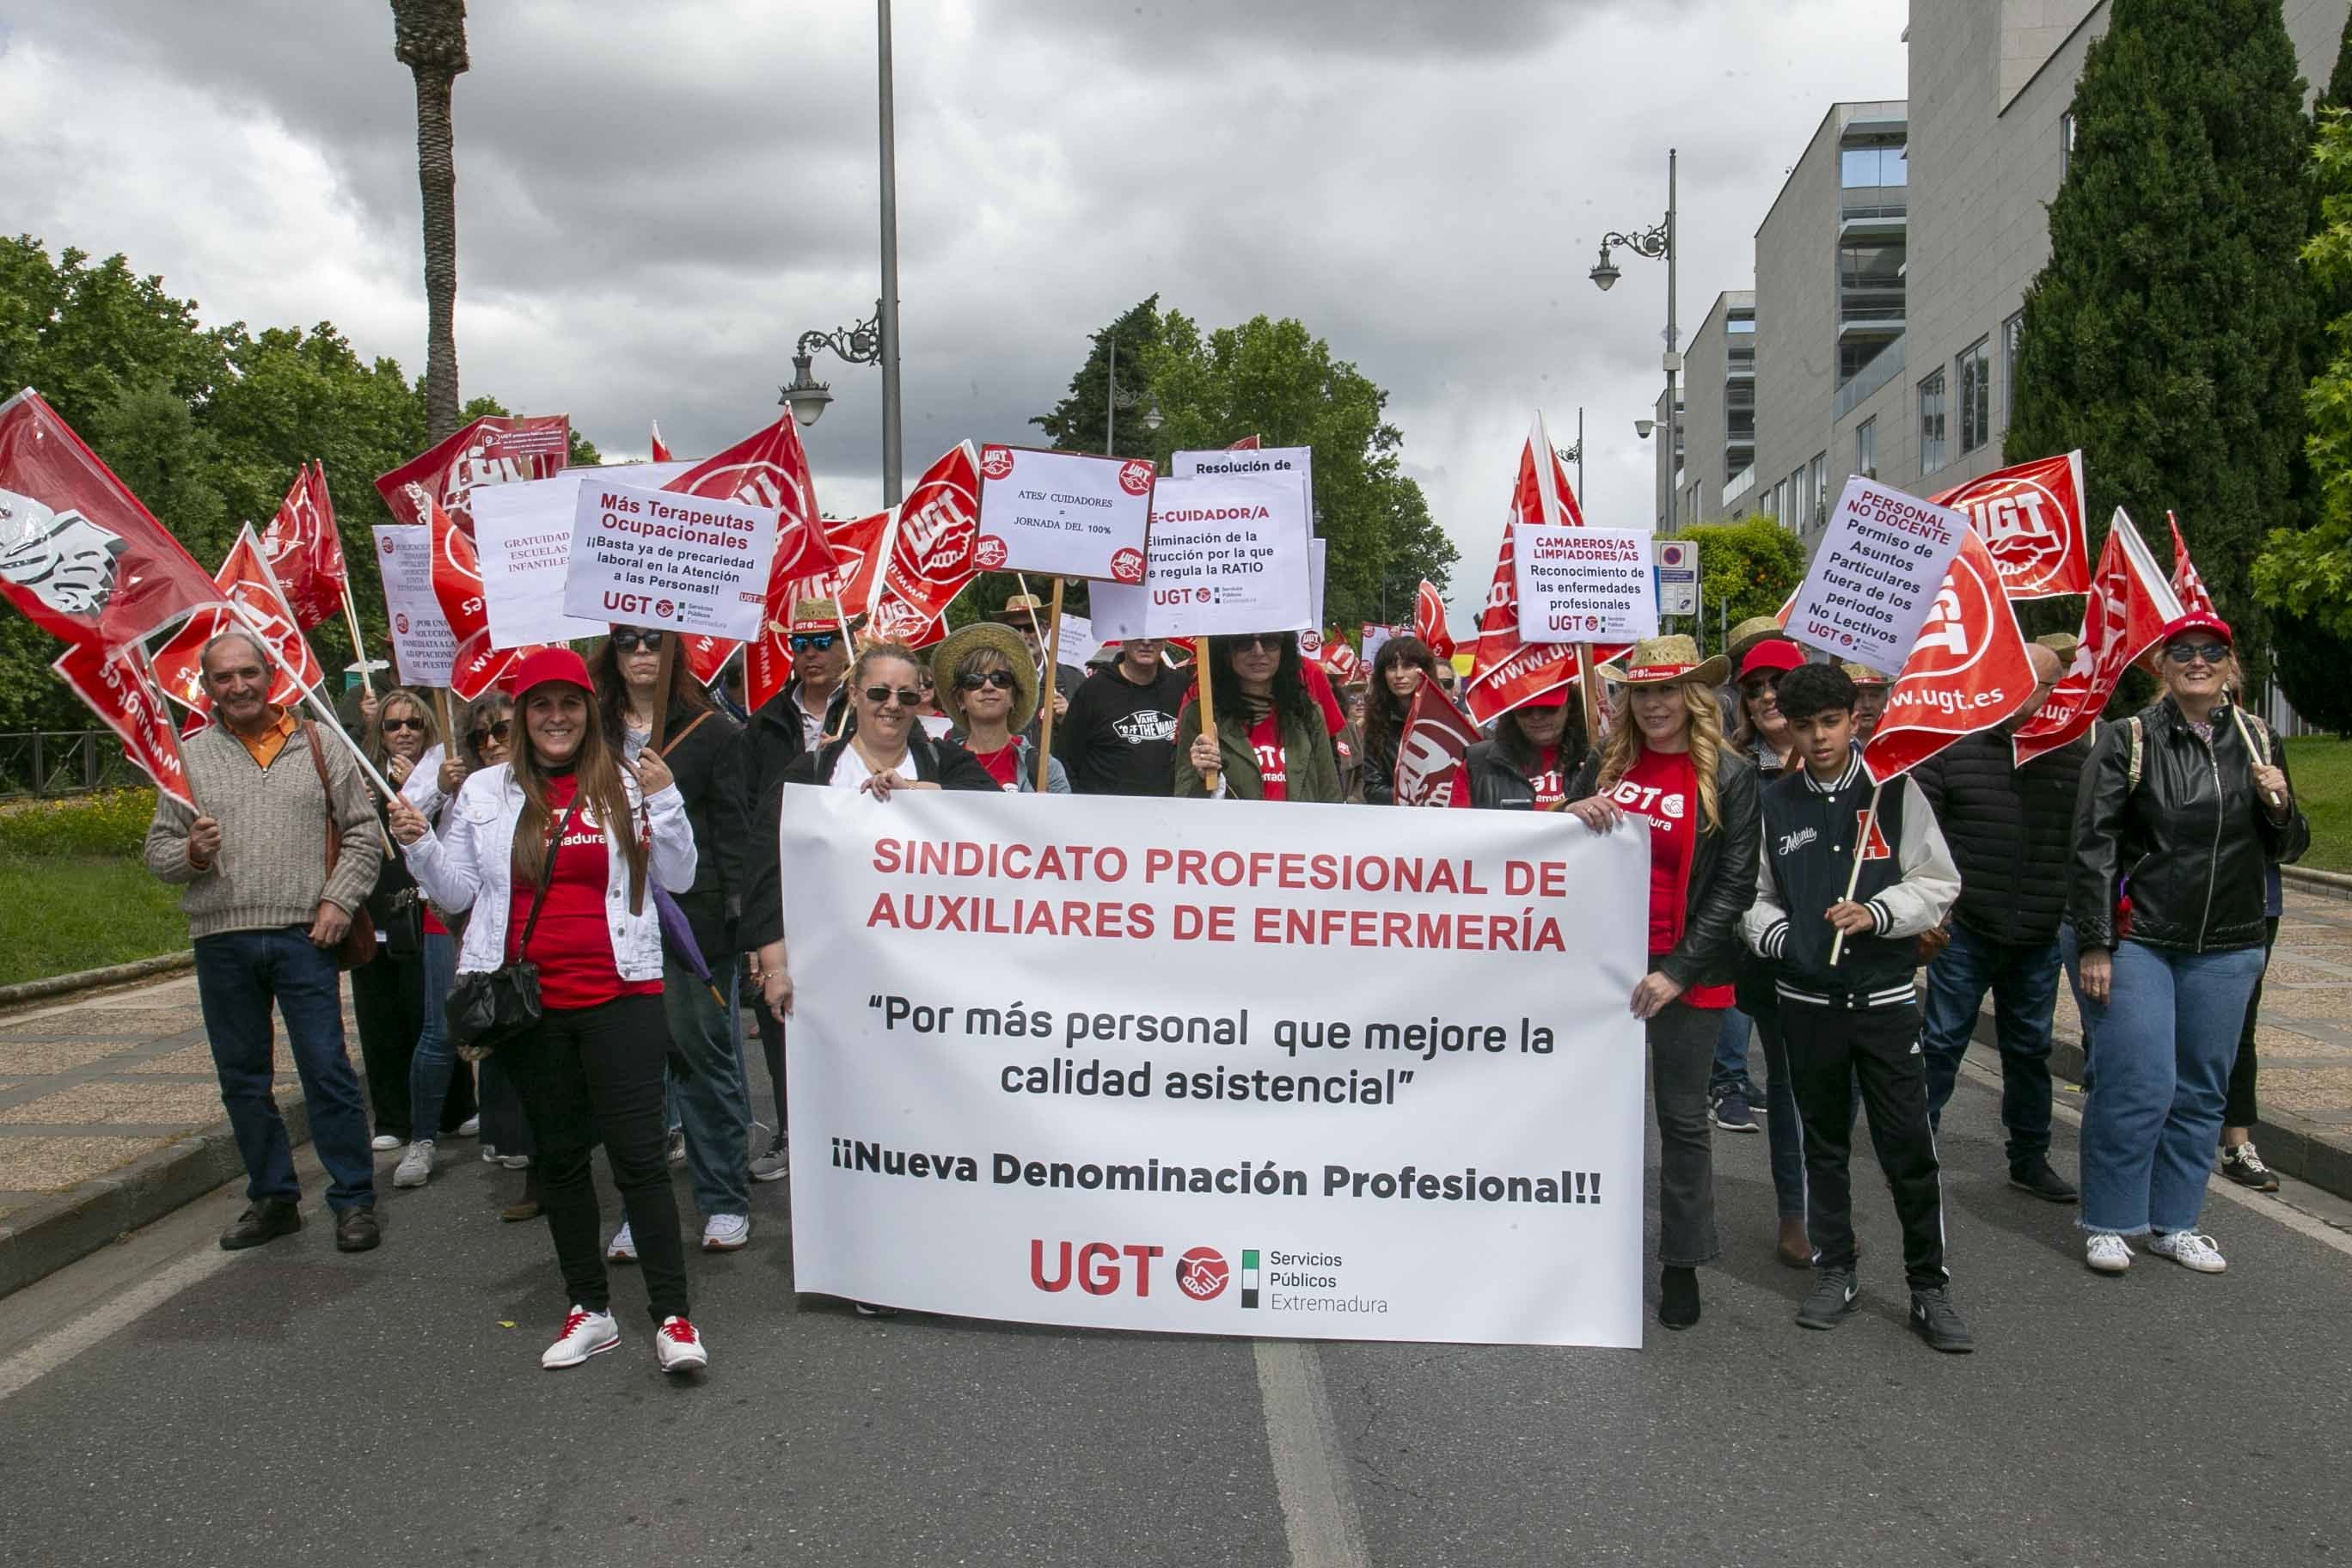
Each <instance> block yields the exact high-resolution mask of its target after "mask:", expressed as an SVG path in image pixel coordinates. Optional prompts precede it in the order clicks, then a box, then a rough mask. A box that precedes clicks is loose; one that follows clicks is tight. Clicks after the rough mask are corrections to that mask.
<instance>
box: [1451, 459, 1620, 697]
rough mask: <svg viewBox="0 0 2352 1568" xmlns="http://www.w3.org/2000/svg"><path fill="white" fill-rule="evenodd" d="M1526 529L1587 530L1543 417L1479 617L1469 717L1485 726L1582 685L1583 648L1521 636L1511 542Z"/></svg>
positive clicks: (1610, 648)
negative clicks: (1563, 689)
mask: <svg viewBox="0 0 2352 1568" xmlns="http://www.w3.org/2000/svg"><path fill="white" fill-rule="evenodd" d="M1521 523H1526V524H1528V525H1530V526H1535V527H1543V528H1581V527H1583V526H1584V514H1583V513H1582V512H1581V511H1580V510H1578V509H1577V502H1576V489H1575V487H1574V486H1573V485H1571V484H1570V483H1569V479H1568V469H1567V468H1565V467H1564V466H1562V464H1561V463H1560V460H1559V452H1558V451H1557V450H1556V449H1555V448H1554V447H1552V445H1551V435H1550V433H1549V431H1548V430H1547V429H1546V428H1545V427H1544V420H1543V416H1542V415H1541V414H1538V415H1537V416H1535V422H1534V424H1533V425H1532V426H1530V427H1529V429H1528V438H1527V440H1526V442H1525V443H1524V444H1522V445H1521V447H1520V448H1519V466H1518V472H1517V478H1516V479H1514V480H1513V481H1512V485H1511V514H1510V519H1509V521H1507V522H1505V523H1504V525H1503V547H1502V549H1501V551H1500V552H1498V553H1497V554H1496V559H1495V575H1494V577H1493V578H1492V580H1491V581H1490V582H1489V583H1488V584H1487V588H1486V608H1485V609H1483V610H1481V611H1480V612H1479V615H1478V640H1477V642H1476V644H1475V646H1474V648H1473V652H1472V656H1471V661H1470V681H1469V684H1468V685H1467V686H1465V687H1464V688H1463V691H1462V700H1463V702H1464V703H1465V706H1467V707H1468V709H1469V710H1470V717H1471V718H1473V719H1475V720H1476V721H1478V722H1479V723H1481V724H1491V723H1493V722H1494V721H1496V719H1499V718H1501V717H1502V716H1503V715H1504V714H1506V713H1507V712H1509V711H1510V710H1512V709H1514V708H1517V707H1519V706H1520V705H1521V704H1523V703H1526V702H1528V701H1530V700H1534V699H1535V698H1538V697H1541V696H1543V695H1544V694H1545V693H1547V692H1550V691H1555V690H1557V689H1559V688H1560V687H1562V686H1565V685H1567V684H1568V683H1569V682H1570V681H1571V680H1573V679H1576V676H1577V661H1578V659H1579V658H1580V657H1581V655H1580V648H1581V647H1582V645H1581V644H1579V643H1530V642H1528V641H1527V640H1526V639H1525V638H1524V637H1520V636H1519V586H1518V572H1517V564H1516V562H1515V560H1514V558H1513V555H1512V542H1513V539H1514V537H1515V535H1516V534H1517V531H1518V525H1519V524H1521ZM1624 651H1625V646H1624V645H1622V644H1611V645H1607V646H1603V647H1595V648H1594V649H1593V662H1594V663H1596V664H1601V663H1605V662H1607V661H1608V660H1609V659H1612V658H1615V657H1616V656H1617V655H1619V654H1622V653H1623V652H1624Z"/></svg>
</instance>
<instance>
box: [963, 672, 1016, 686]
mask: <svg viewBox="0 0 2352 1568" xmlns="http://www.w3.org/2000/svg"><path fill="white" fill-rule="evenodd" d="M1013 684H1014V682H1013V672H1012V671H1011V670H1009V669H991V670H986V671H982V670H977V669H970V670H966V671H965V672H964V673H963V674H961V675H959V676H957V677H956V689H958V690H961V691H977V690H979V689H981V688H982V687H983V686H993V687H994V688H996V689H998V690H999V691H1010V690H1012V689H1013Z"/></svg>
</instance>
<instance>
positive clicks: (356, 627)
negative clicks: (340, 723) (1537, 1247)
mask: <svg viewBox="0 0 2352 1568" xmlns="http://www.w3.org/2000/svg"><path fill="white" fill-rule="evenodd" d="M343 625H345V626H349V627H350V628H351V633H352V660H353V661H354V662H356V663H357V664H358V665H359V667H360V689H362V691H365V692H366V693H367V694H368V695H369V696H370V697H373V696H374V695H375V682H374V681H373V680H371V679H368V656H367V641H366V639H365V638H363V637H361V636H360V613H359V612H358V611H357V610H355V609H353V608H352V580H351V577H350V575H349V574H345V576H344V578H343Z"/></svg>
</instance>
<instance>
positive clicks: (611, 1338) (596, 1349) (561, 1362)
mask: <svg viewBox="0 0 2352 1568" xmlns="http://www.w3.org/2000/svg"><path fill="white" fill-rule="evenodd" d="M620 1342H621V1326H620V1325H619V1324H618V1323H615V1322H614V1321H613V1314H612V1313H610V1312H592V1311H590V1310H588V1309H587V1308H585V1307H574V1308H572V1310H571V1311H570V1312H569V1313H567V1314H566V1315H565V1317H564V1320H563V1331H562V1333H560V1334H558V1335H556V1336H555V1342H554V1343H553V1344H551V1345H550V1346H548V1347H547V1349H546V1350H545V1351H544V1352H541V1355H540V1358H539V1364H540V1365H541V1366H543V1367H545V1368H546V1369H547V1370H548V1371H550V1372H560V1371H562V1369H563V1368H565V1367H567V1366H578V1365H579V1364H580V1363H582V1362H583V1361H586V1360H587V1359H588V1358H589V1357H590V1356H592V1355H603V1354H604V1352H606V1351H608V1350H611V1349H612V1348H613V1347H614V1345H617V1344H619V1343H620Z"/></svg>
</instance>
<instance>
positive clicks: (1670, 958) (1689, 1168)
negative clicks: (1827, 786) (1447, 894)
mask: <svg viewBox="0 0 2352 1568" xmlns="http://www.w3.org/2000/svg"><path fill="white" fill-rule="evenodd" d="M1725 667H1726V661H1725V660H1724V658H1722V657H1721V656H1720V655H1717V657H1716V658H1711V659H1708V660H1706V661H1705V662H1704V663H1702V662H1700V659H1699V657H1698V647H1697V646H1696V644H1695V643H1693V642H1692V641H1691V639H1690V638H1688V637H1654V638H1652V639H1651V640H1650V641H1648V642H1644V643H1638V644H1636V645H1635V646H1634V648H1633V652H1632V653H1631V654H1629V655H1628V656H1627V657H1626V660H1625V673H1624V675H1623V676H1622V678H1621V679H1622V684H1623V685H1624V686H1625V687H1626V689H1627V690H1626V692H1625V694H1624V695H1623V696H1622V698H1620V699H1618V700H1617V705H1616V712H1615V722H1614V724H1613V725H1612V728H1611V729H1610V731H1609V735H1608V738H1607V739H1606V740H1604V741H1603V742H1601V749H1600V750H1599V751H1597V752H1594V753H1593V754H1592V755H1591V756H1590V757H1588V758H1587V759H1586V760H1585V763H1584V765H1583V766H1582V767H1581V768H1580V769H1579V770H1578V771H1577V775H1576V779H1575V781H1574V783H1573V784H1571V785H1570V790H1569V795H1570V800H1571V801H1572V802H1573V803H1574V804H1572V805H1570V806H1569V807H1568V809H1569V810H1570V811H1571V812H1573V813H1575V814H1576V817H1577V819H1578V820H1579V821H1580V822H1582V823H1583V824H1584V825H1585V826H1587V827H1590V828H1591V829H1592V831H1594V832H1595V833H1606V832H1609V831H1610V830H1611V829H1612V828H1614V827H1615V826H1617V825H1618V823H1619V822H1621V821H1622V820H1623V819H1624V817H1626V816H1629V815H1632V816H1640V817H1642V818H1643V820H1644V821H1646V822H1648V824H1649V825H1650V904H1649V952H1650V973H1648V974H1646V975H1644V976H1643V979H1642V982H1641V984H1638V985H1636V986H1634V987H1633V998H1632V1007H1633V1016H1635V1017H1637V1018H1640V1019H1641V1020H1642V1021H1643V1027H1644V1029H1645V1032H1646V1033H1647V1035H1648V1038H1649V1047H1650V1084H1651V1090H1652V1096H1653V1098H1654V1100H1656V1101H1657V1116H1658V1143H1659V1152H1660V1158H1659V1174H1658V1232H1659V1234H1658V1262H1659V1265H1660V1272H1659V1278H1658V1321H1660V1322H1662V1323H1664V1325H1665V1326H1666V1327H1668V1328H1670V1329H1685V1328H1688V1327H1690V1326H1691V1325H1692V1324H1693V1323H1696V1322H1697V1321H1698V1316H1699V1300H1698V1274H1697V1269H1698V1266H1699V1265H1700V1264H1702V1263H1711V1262H1713V1261H1714V1260H1715V1258H1717V1256H1718V1255H1719V1254H1720V1253H1721V1251H1722V1247H1721V1246H1720V1244H1719V1243H1718V1242H1717V1238H1716V1231H1715V1151H1714V1144H1713V1142H1712V1137H1711V1134H1710V1133H1709V1131H1708V1129H1707V1109H1706V1078H1707V1070H1708V1068H1709V1066H1710V1064H1711V1063H1712V1062H1713V1060H1714V1058H1715V1043H1716V1040H1717V1037H1718V1036H1719V1035H1720V1034H1721V1033H1722V1025H1723V1010H1724V1009H1725V1008H1727V1007H1728V1006H1730V1005H1731V974H1732V960H1733V957H1734V955H1735V953H1736V952H1738V945H1739V937H1738V930H1739V917H1740V916H1741V915H1742V914H1744V913H1745V912H1746V911H1747V909H1748V905H1749V904H1751V903H1753V902H1755V900H1756V859H1757V855H1758V852H1759V845H1758V839H1757V834H1758V831H1759V830H1758V827H1757V811H1758V795H1757V785H1756V773H1755V770H1754V769H1752V768H1750V767H1749V766H1748V764H1747V763H1745V762H1743V761H1741V760H1740V758H1739V757H1738V754H1737V753H1736V752H1733V751H1732V750H1731V749H1730V748H1729V747H1727V746H1726V745H1725V744H1724V743H1723V717H1722V710H1721V708H1720V707H1719V706H1718V705H1717V702H1716V700H1715V691H1714V688H1715V687H1716V686H1717V685H1719V684H1721V682H1722V680H1723V677H1724V670H1725Z"/></svg>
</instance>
